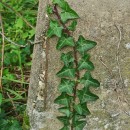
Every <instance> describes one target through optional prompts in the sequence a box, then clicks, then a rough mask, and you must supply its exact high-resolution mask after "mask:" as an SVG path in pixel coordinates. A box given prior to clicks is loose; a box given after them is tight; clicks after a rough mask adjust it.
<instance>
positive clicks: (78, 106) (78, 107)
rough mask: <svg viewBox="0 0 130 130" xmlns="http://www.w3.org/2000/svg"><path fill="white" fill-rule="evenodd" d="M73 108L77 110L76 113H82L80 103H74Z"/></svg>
mask: <svg viewBox="0 0 130 130" xmlns="http://www.w3.org/2000/svg"><path fill="white" fill-rule="evenodd" d="M74 109H75V110H76V111H77V113H78V114H80V115H82V113H83V110H82V107H81V104H77V105H75V106H74Z"/></svg>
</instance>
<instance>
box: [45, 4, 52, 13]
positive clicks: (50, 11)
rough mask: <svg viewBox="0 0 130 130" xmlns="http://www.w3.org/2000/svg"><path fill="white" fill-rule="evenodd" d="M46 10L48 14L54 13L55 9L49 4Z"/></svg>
mask: <svg viewBox="0 0 130 130" xmlns="http://www.w3.org/2000/svg"><path fill="white" fill-rule="evenodd" d="M46 10H47V13H48V14H52V13H53V9H52V7H51V6H50V5H48V6H47V9H46Z"/></svg>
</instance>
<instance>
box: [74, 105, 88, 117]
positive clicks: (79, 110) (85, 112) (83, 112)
mask: <svg viewBox="0 0 130 130" xmlns="http://www.w3.org/2000/svg"><path fill="white" fill-rule="evenodd" d="M74 108H75V110H76V111H77V113H78V114H80V115H85V116H86V115H89V114H90V111H89V110H88V108H87V105H86V103H83V104H77V105H75V106H74Z"/></svg>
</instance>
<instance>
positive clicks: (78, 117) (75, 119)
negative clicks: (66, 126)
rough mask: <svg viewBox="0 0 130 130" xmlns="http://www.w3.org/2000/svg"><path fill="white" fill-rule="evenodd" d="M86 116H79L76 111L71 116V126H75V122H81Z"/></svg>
mask: <svg viewBox="0 0 130 130" xmlns="http://www.w3.org/2000/svg"><path fill="white" fill-rule="evenodd" d="M85 118H86V116H84V115H79V114H78V113H77V112H76V111H75V112H74V114H73V124H75V122H77V121H79V120H83V119H85Z"/></svg>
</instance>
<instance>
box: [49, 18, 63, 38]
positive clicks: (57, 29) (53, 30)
mask: <svg viewBox="0 0 130 130" xmlns="http://www.w3.org/2000/svg"><path fill="white" fill-rule="evenodd" d="M62 30H63V27H61V26H59V23H58V22H57V21H54V20H51V21H50V27H49V29H48V31H47V37H52V36H55V35H56V36H57V37H61V34H62Z"/></svg>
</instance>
